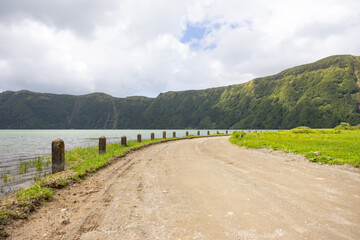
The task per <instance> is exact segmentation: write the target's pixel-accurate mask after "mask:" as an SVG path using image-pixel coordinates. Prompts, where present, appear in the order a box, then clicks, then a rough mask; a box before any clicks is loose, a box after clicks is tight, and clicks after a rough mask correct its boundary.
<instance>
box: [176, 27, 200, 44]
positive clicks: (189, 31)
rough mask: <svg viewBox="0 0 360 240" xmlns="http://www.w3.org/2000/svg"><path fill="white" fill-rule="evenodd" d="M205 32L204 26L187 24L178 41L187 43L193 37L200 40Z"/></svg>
mask: <svg viewBox="0 0 360 240" xmlns="http://www.w3.org/2000/svg"><path fill="white" fill-rule="evenodd" d="M205 32H206V27H203V26H197V25H190V24H187V25H186V30H185V32H184V35H183V37H182V38H181V40H180V41H181V42H182V43H188V42H191V40H193V39H196V40H200V39H202V38H203V37H204V36H205Z"/></svg>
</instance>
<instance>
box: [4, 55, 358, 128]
mask: <svg viewBox="0 0 360 240" xmlns="http://www.w3.org/2000/svg"><path fill="white" fill-rule="evenodd" d="M359 69H360V57H355V56H351V55H346V56H331V57H328V58H325V59H322V60H320V61H317V62H315V63H311V64H306V65H302V66H298V67H294V68H291V69H287V70H284V71H282V72H280V73H279V74H276V75H273V76H269V77H264V78H258V79H254V80H252V81H250V82H247V83H244V84H239V85H233V86H227V87H220V88H212V89H205V90H190V91H182V92H167V93H164V94H160V95H159V96H158V97H156V98H146V97H128V98H115V97H112V96H109V95H106V94H103V93H94V94H88V95H84V96H70V95H55V94H46V93H44V94H41V93H33V92H29V91H19V92H10V91H6V92H3V93H1V94H0V128H3V129H4V128H79V129H84V128H85V129H86V128H237V129H241V128H258V129H261V128H262V129H277V128H293V127H296V126H299V125H305V126H310V127H334V126H336V125H338V124H339V123H340V122H349V123H351V124H352V125H356V124H359V123H360V92H359V90H360V83H359V80H358V79H357V75H360V74H357V70H359Z"/></svg>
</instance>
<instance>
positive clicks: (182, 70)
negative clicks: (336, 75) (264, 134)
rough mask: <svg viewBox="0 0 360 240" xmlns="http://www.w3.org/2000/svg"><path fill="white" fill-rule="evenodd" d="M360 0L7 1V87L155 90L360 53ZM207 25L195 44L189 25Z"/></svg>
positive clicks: (2, 51) (225, 81) (228, 80)
mask: <svg viewBox="0 0 360 240" xmlns="http://www.w3.org/2000/svg"><path fill="white" fill-rule="evenodd" d="M359 22H360V2H359V1H357V0H343V1H340V0H327V1H325V0H312V1H310V0H304V1H295V0H288V1H285V0H274V1H265V0H255V1H238V0H222V1H220V0H211V1H208V0H206V1H205V0H201V1H189V0H188V1H180V0H179V1H178V0H174V1H167V0H152V1H143V0H124V1H115V0H107V1H95V0H91V1H86V2H84V1H82V0H77V1H74V0H72V1H70V0H66V1H64V0H61V1H60V0H57V1H55V0H54V1H51V2H47V3H45V4H44V2H43V1H40V0H32V1H28V0H26V1H25V0H22V1H20V0H12V1H10V0H6V1H3V3H2V7H1V9H0V85H1V87H0V88H1V89H2V90H20V89H28V90H32V91H40V92H53V93H70V94H84V93H89V92H93V91H97V92H106V93H109V94H112V95H115V96H122V97H124V96H130V95H146V96H156V95H157V94H158V93H160V92H165V91H170V90H186V89H200V88H208V87H215V86H224V85H229V84H236V83H242V82H244V81H248V80H251V79H252V78H254V77H260V76H266V75H270V74H275V73H277V72H279V71H281V70H283V69H284V68H288V67H292V66H295V65H298V64H304V63H307V62H311V61H315V60H318V59H320V58H323V57H327V56H329V55H333V54H353V55H360V45H359V44H358V39H360V24H359ZM189 24H190V25H191V24H192V25H194V26H196V25H200V26H203V27H206V29H207V30H206V33H205V35H204V38H203V39H200V40H196V41H197V43H196V44H198V45H199V47H198V48H192V47H191V46H190V45H191V44H193V43H194V42H188V43H182V42H181V38H182V36H183V35H184V33H185V31H186V26H187V25H189Z"/></svg>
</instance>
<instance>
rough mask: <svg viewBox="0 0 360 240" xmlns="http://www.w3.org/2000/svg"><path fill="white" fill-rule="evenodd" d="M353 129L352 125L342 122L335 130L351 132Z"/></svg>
mask: <svg viewBox="0 0 360 240" xmlns="http://www.w3.org/2000/svg"><path fill="white" fill-rule="evenodd" d="M350 128H351V125H350V123H347V122H341V123H340V125H338V126H336V127H335V129H339V130H349V129H350Z"/></svg>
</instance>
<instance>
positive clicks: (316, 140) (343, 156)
mask: <svg viewBox="0 0 360 240" xmlns="http://www.w3.org/2000/svg"><path fill="white" fill-rule="evenodd" d="M230 142H232V143H234V144H236V145H239V146H244V147H247V148H256V149H258V148H269V149H273V150H282V151H284V152H291V153H297V154H302V155H304V156H305V157H307V158H308V159H309V161H311V162H321V163H326V164H339V165H342V164H349V165H351V166H353V167H357V168H358V167H360V130H339V129H310V128H295V129H292V130H289V131H279V132H259V133H245V132H234V133H233V136H232V137H231V138H230Z"/></svg>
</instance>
